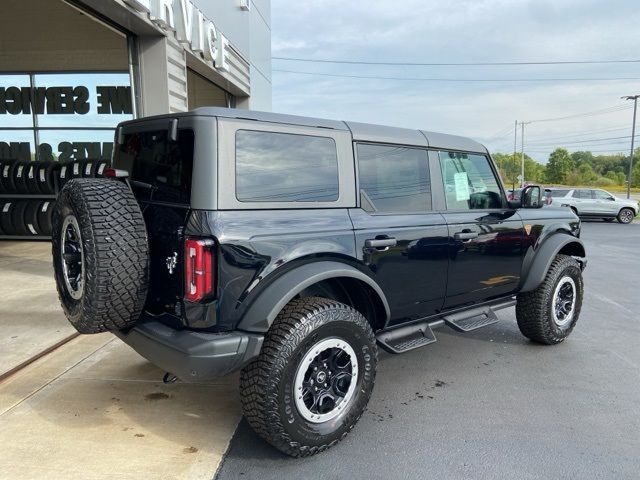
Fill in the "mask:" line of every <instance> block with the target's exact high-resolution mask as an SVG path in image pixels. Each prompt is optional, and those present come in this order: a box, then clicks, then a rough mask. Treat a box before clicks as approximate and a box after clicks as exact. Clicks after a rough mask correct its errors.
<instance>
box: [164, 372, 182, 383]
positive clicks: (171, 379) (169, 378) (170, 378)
mask: <svg viewBox="0 0 640 480" xmlns="http://www.w3.org/2000/svg"><path fill="white" fill-rule="evenodd" d="M177 380H178V377H176V376H175V375H174V374H173V373H169V372H167V373H165V374H164V376H163V377H162V383H175V382H176V381H177Z"/></svg>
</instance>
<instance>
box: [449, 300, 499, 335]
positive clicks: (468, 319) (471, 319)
mask: <svg viewBox="0 0 640 480" xmlns="http://www.w3.org/2000/svg"><path fill="white" fill-rule="evenodd" d="M442 319H443V320H444V323H446V324H447V326H449V327H451V328H453V329H454V330H456V331H458V332H463V333H466V332H472V331H473V330H477V329H478V328H482V327H486V326H487V325H491V324H493V323H496V322H497V321H498V317H497V316H496V313H495V312H494V311H493V308H491V307H489V306H486V307H479V308H474V309H471V310H467V311H465V312H460V313H454V314H452V315H447V316H445V317H442Z"/></svg>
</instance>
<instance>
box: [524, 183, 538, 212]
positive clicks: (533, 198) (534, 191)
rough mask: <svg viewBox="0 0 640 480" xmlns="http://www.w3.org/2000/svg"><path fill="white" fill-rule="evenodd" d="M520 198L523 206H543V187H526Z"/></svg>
mask: <svg viewBox="0 0 640 480" xmlns="http://www.w3.org/2000/svg"><path fill="white" fill-rule="evenodd" d="M520 198H521V200H522V204H521V207H522V208H541V207H542V205H543V201H542V189H541V188H540V186H539V185H529V186H528V187H524V189H523V190H522V195H521V196H520Z"/></svg>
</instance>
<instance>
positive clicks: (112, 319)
mask: <svg viewBox="0 0 640 480" xmlns="http://www.w3.org/2000/svg"><path fill="white" fill-rule="evenodd" d="M71 215H73V216H75V218H76V220H77V223H78V226H79V228H80V232H79V233H80V237H81V242H80V243H81V245H82V249H83V255H84V265H83V275H82V277H83V281H84V288H83V290H82V296H81V297H80V298H79V299H74V298H72V296H71V294H70V291H69V289H68V287H67V286H66V284H65V280H64V276H63V275H64V273H63V267H62V264H63V260H62V254H61V248H62V238H61V235H62V226H63V222H64V220H65V218H66V217H68V216H71ZM52 251H53V266H54V274H55V279H56V286H57V289H58V296H59V297H60V302H61V303H62V308H63V310H64V313H65V314H66V316H67V318H68V319H69V321H70V322H71V324H72V325H73V326H74V327H75V328H76V329H77V330H78V331H79V332H80V333H99V332H104V331H111V330H121V329H124V328H127V327H130V326H132V325H134V324H135V323H136V321H137V320H138V317H139V316H140V312H141V311H142V308H143V307H144V303H145V299H146V295H147V287H148V282H149V280H148V272H149V252H148V241H147V232H146V228H145V223H144V219H143V217H142V212H141V211H140V207H139V205H138V203H137V202H136V199H135V198H134V196H133V193H132V192H131V190H130V189H129V187H128V186H127V185H126V184H124V183H122V182H119V181H116V180H111V179H79V180H72V181H69V182H68V183H67V184H66V185H65V187H64V188H63V189H62V191H61V192H60V195H59V196H58V199H57V201H56V203H55V206H54V210H53V216H52Z"/></svg>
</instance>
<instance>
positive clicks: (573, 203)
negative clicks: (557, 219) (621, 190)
mask: <svg viewBox="0 0 640 480" xmlns="http://www.w3.org/2000/svg"><path fill="white" fill-rule="evenodd" d="M545 197H546V202H545V204H546V206H548V207H569V208H571V210H573V211H574V212H575V214H576V215H578V216H579V217H581V218H602V219H603V220H606V221H608V222H612V221H613V220H615V219H616V218H617V219H618V221H619V222H620V223H624V224H629V223H631V222H633V219H634V218H635V216H636V215H637V214H638V209H639V206H638V202H637V201H636V200H631V199H625V198H619V197H616V196H615V195H613V194H612V193H609V192H607V191H606V190H601V189H597V188H546V189H545Z"/></svg>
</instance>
